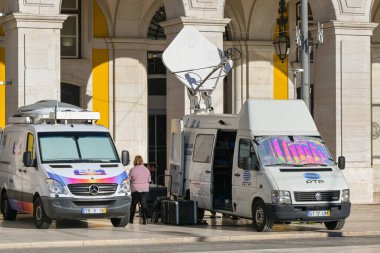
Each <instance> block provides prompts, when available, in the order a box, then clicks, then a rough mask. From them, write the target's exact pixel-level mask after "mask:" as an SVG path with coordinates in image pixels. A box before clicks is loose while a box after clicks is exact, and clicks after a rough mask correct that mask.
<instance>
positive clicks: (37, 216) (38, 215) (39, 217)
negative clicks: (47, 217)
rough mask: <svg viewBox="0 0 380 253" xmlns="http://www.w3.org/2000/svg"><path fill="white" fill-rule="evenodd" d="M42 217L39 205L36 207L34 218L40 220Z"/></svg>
mask: <svg viewBox="0 0 380 253" xmlns="http://www.w3.org/2000/svg"><path fill="white" fill-rule="evenodd" d="M41 217H42V209H41V206H37V207H36V219H37V221H40V220H41Z"/></svg>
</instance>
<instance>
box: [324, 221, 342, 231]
mask: <svg viewBox="0 0 380 253" xmlns="http://www.w3.org/2000/svg"><path fill="white" fill-rule="evenodd" d="M345 222H346V220H337V221H329V222H325V226H326V228H327V229H328V230H341V229H342V228H343V227H344V223H345Z"/></svg>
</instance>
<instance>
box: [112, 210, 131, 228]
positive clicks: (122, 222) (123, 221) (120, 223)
mask: <svg viewBox="0 0 380 253" xmlns="http://www.w3.org/2000/svg"><path fill="white" fill-rule="evenodd" d="M128 221H129V213H128V214H127V215H126V216H124V217H121V218H111V223H112V226H114V227H116V228H121V227H125V226H127V225H128Z"/></svg>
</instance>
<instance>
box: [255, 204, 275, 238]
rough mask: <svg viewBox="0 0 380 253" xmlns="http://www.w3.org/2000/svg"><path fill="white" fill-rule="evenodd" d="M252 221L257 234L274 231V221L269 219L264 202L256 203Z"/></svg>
mask: <svg viewBox="0 0 380 253" xmlns="http://www.w3.org/2000/svg"><path fill="white" fill-rule="evenodd" d="M252 221H253V227H254V228H255V229H256V231H257V232H262V231H270V230H272V226H273V221H272V220H271V218H270V217H269V215H268V211H267V210H266V208H265V204H264V202H263V201H262V200H258V201H256V202H255V203H254V204H253V206H252Z"/></svg>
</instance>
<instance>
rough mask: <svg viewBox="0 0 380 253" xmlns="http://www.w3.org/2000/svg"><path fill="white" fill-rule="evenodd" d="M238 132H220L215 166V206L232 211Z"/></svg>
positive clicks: (215, 207) (217, 139)
mask: <svg viewBox="0 0 380 253" xmlns="http://www.w3.org/2000/svg"><path fill="white" fill-rule="evenodd" d="M235 140H236V131H222V130H218V134H217V138H216V143H215V152H214V166H213V187H212V189H213V205H214V209H216V210H228V211H232V210H233V208H232V168H233V158H234V149H235Z"/></svg>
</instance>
